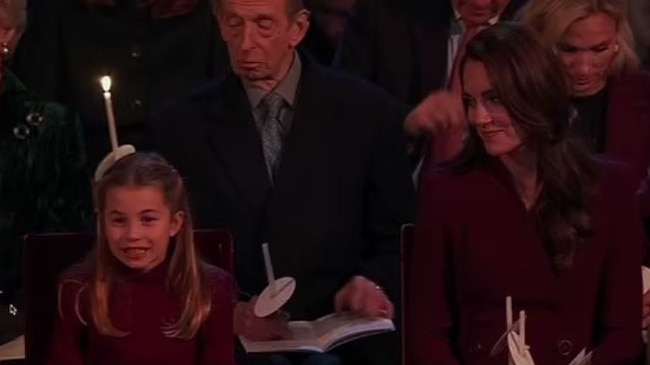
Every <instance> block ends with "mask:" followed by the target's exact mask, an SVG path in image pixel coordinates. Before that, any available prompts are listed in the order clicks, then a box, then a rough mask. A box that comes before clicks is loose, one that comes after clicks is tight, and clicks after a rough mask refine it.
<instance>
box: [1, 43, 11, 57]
mask: <svg viewBox="0 0 650 365" xmlns="http://www.w3.org/2000/svg"><path fill="white" fill-rule="evenodd" d="M0 55H1V56H3V57H6V56H8V55H9V44H7V42H4V43H2V45H1V46H0Z"/></svg>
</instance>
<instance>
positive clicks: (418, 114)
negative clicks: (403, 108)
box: [404, 91, 467, 137]
mask: <svg viewBox="0 0 650 365" xmlns="http://www.w3.org/2000/svg"><path fill="white" fill-rule="evenodd" d="M466 127H467V122H466V118H465V111H464V109H463V103H462V99H461V96H460V94H458V93H450V92H447V91H436V92H434V93H432V94H429V96H427V97H426V98H425V99H424V100H422V102H420V104H419V105H418V106H417V107H415V109H413V110H412V111H411V112H410V113H409V114H408V115H407V116H406V120H405V121H404V130H405V132H406V134H407V135H409V136H411V137H419V136H422V135H435V134H437V133H440V132H446V131H450V130H454V129H463V130H464V129H465V128H466Z"/></svg>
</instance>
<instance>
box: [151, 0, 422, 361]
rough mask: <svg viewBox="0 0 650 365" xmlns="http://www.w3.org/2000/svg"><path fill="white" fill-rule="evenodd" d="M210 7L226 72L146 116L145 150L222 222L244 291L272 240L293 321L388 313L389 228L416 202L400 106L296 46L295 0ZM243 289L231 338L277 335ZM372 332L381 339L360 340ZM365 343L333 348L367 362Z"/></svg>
mask: <svg viewBox="0 0 650 365" xmlns="http://www.w3.org/2000/svg"><path fill="white" fill-rule="evenodd" d="M214 11H215V16H216V17H217V19H218V22H219V26H220V30H221V34H222V37H223V39H224V40H225V42H226V43H227V46H228V52H229V55H230V62H231V65H232V71H233V72H232V73H231V74H229V75H226V77H225V78H224V79H223V80H221V81H218V82H215V83H213V84H210V85H207V86H206V87H205V88H203V89H200V90H198V91H196V92H194V93H193V94H191V95H189V96H187V97H185V98H182V99H181V100H179V101H178V102H176V103H174V104H172V105H170V106H169V107H167V108H166V109H165V110H162V111H161V112H160V113H159V114H158V117H157V118H154V121H153V123H151V136H152V138H153V139H152V141H153V143H154V145H153V147H154V148H156V149H158V150H159V151H160V152H161V153H162V154H163V155H164V156H165V157H167V158H168V159H169V160H170V161H171V162H172V163H173V164H174V165H176V166H177V167H178V168H179V170H180V171H181V173H182V174H183V175H184V176H185V177H186V178H187V182H188V184H189V189H190V191H191V194H192V198H193V212H194V213H195V215H196V218H197V221H198V225H199V226H200V227H229V228H230V229H231V230H232V232H233V235H234V242H235V265H236V277H237V280H238V283H239V287H240V289H241V290H242V291H243V292H247V293H250V294H257V293H259V292H260V291H261V290H262V289H263V288H264V287H265V285H266V280H265V279H266V278H265V275H264V265H263V260H262V250H261V244H262V243H263V242H268V243H269V246H270V249H271V253H272V256H273V263H274V268H275V270H276V274H277V275H278V276H284V275H289V276H293V277H294V278H295V279H296V281H297V289H296V292H295V294H294V296H293V297H292V299H291V300H290V302H289V303H288V305H287V306H286V308H285V309H286V311H287V312H289V313H290V315H291V319H306V320H312V319H315V318H317V317H320V316H322V315H325V314H327V313H331V312H333V311H336V310H350V311H353V312H356V313H358V314H360V315H363V316H368V317H389V318H392V317H393V315H394V313H396V312H397V310H395V308H396V306H397V307H398V304H399V273H398V266H399V264H398V252H399V247H398V234H399V229H400V226H401V225H402V224H404V223H406V222H408V221H410V220H411V218H412V214H413V210H414V194H413V187H412V184H411V182H410V180H409V167H408V158H407V155H406V150H405V141H404V137H403V133H402V126H401V122H402V120H403V118H404V115H405V109H404V107H403V106H402V105H400V104H399V103H397V102H396V101H393V100H392V99H391V98H390V97H389V96H388V95H387V94H386V93H384V92H383V91H381V90H379V89H376V88H374V87H372V86H370V85H368V84H366V83H364V82H363V81H361V80H358V79H356V78H352V77H349V76H347V75H345V74H342V73H337V72H335V71H332V70H329V69H326V68H323V67H321V66H319V65H318V64H316V63H315V62H314V61H312V60H311V59H310V58H309V57H307V56H306V55H305V54H303V53H301V52H298V51H297V49H296V48H297V46H298V44H299V43H300V42H301V40H302V39H303V37H304V35H305V32H306V31H307V28H308V26H309V20H308V15H309V14H308V12H307V11H306V10H304V8H303V5H302V2H301V1H300V0H218V1H215V3H214ZM241 299H242V301H241V302H240V303H239V304H238V305H237V306H236V313H235V317H236V319H235V331H236V332H237V334H238V335H243V336H245V337H247V338H250V339H258V340H264V339H276V338H281V337H283V336H285V335H286V331H287V327H286V321H287V316H286V315H284V314H282V313H276V314H275V315H272V316H270V317H267V318H258V317H256V316H255V315H253V313H252V305H253V301H247V300H245V299H244V298H243V297H242V298H241ZM392 335H393V336H392V340H393V341H392V342H389V343H388V345H383V346H381V347H379V349H377V348H374V349H370V350H371V351H368V353H370V354H374V355H375V356H377V357H378V358H379V359H380V361H381V360H383V362H377V363H378V364H379V363H381V364H388V363H390V364H394V363H397V362H398V359H395V358H393V359H391V358H389V357H388V355H387V353H388V352H394V353H395V354H394V355H396V354H397V353H398V351H395V350H397V349H398V348H399V341H398V340H397V336H394V334H392ZM382 337H384V340H386V341H388V340H389V339H391V336H384V335H382V336H377V337H375V338H371V339H368V341H380V340H381V339H382ZM363 343H364V341H363V340H361V341H357V342H353V343H351V344H350V345H349V346H348V345H346V346H342V347H340V348H339V349H337V354H338V355H340V356H339V359H340V360H341V361H343V363H344V364H371V363H372V361H371V360H369V359H368V358H364V357H360V356H361V355H362V354H363V353H364V350H365V348H364V346H362V345H363ZM249 360H250V359H248V358H246V359H242V360H241V362H242V363H248V361H249ZM387 360H388V361H389V362H385V361H387Z"/></svg>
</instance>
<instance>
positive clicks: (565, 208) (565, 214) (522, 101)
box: [452, 23, 599, 269]
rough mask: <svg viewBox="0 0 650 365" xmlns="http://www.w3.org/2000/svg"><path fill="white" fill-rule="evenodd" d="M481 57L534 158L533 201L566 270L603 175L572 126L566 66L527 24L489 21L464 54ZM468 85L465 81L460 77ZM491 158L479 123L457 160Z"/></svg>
mask: <svg viewBox="0 0 650 365" xmlns="http://www.w3.org/2000/svg"><path fill="white" fill-rule="evenodd" d="M467 60H473V61H479V62H481V63H482V64H483V65H484V66H485V68H486V70H487V73H488V76H489V78H490V82H491V84H492V88H493V90H494V91H495V92H496V94H497V96H498V97H499V99H500V100H501V101H502V103H503V104H504V106H505V107H506V109H507V110H508V112H509V114H510V116H511V117H512V119H513V123H515V124H516V129H517V130H518V131H521V135H522V137H523V143H524V145H525V148H527V149H528V150H530V151H532V152H533V153H534V154H535V156H536V158H537V164H538V166H537V170H538V180H539V181H538V183H539V184H540V185H539V186H541V191H540V194H539V196H538V198H537V201H536V203H535V204H534V206H533V208H532V212H531V213H532V214H533V217H534V221H535V225H536V228H537V231H538V233H539V235H540V237H541V240H542V243H543V244H544V245H545V247H546V249H547V252H548V253H549V256H550V257H551V259H552V262H553V264H554V266H555V267H556V268H557V269H566V268H569V267H571V265H572V263H573V257H574V253H575V251H576V248H577V247H578V246H579V245H580V244H581V243H583V242H584V241H585V240H586V239H587V238H588V237H589V236H590V235H591V233H592V230H593V227H592V221H591V217H590V215H589V212H588V210H589V205H590V202H591V201H592V200H593V198H594V196H595V195H596V191H597V185H598V180H599V168H598V163H597V161H596V160H595V159H594V158H593V157H592V156H591V155H590V154H589V153H588V152H587V150H586V149H585V148H584V147H583V146H582V145H581V143H580V142H579V141H578V140H575V139H574V138H572V137H571V136H570V135H569V133H568V128H569V123H570V120H571V118H572V110H573V109H572V106H571V104H570V99H569V94H568V87H567V84H566V81H565V78H564V77H563V73H562V66H561V65H560V63H559V61H558V60H557V59H556V57H555V56H554V55H553V54H552V52H550V51H549V50H548V49H547V48H545V47H544V46H543V44H542V43H541V42H540V41H539V40H538V39H537V36H536V34H535V33H534V32H533V31H532V30H531V29H530V28H528V27H526V26H524V25H521V24H515V23H503V24H499V25H495V26H492V27H490V28H488V29H486V30H484V31H482V32H480V33H479V34H477V35H476V37H475V38H474V39H473V40H472V41H470V42H469V43H468V45H467V51H466V54H465V59H464V60H463V63H462V67H464V66H465V63H466V61H467ZM463 84H464V80H463ZM487 158H488V155H487V152H486V150H485V148H484V145H483V142H482V141H481V138H480V137H479V135H478V134H477V132H476V130H475V129H473V128H472V129H471V130H470V133H469V138H468V143H467V144H466V146H465V148H464V150H463V151H462V152H461V154H460V156H459V158H458V159H457V160H456V161H455V162H454V163H453V165H452V166H455V167H456V168H462V169H464V168H468V167H471V166H475V165H476V164H477V163H481V162H483V161H486V160H487Z"/></svg>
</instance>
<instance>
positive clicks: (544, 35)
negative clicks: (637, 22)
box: [518, 0, 639, 76]
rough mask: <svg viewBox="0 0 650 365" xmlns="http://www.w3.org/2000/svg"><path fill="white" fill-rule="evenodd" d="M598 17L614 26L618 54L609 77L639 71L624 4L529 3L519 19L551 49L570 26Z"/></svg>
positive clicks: (612, 0) (615, 0)
mask: <svg viewBox="0 0 650 365" xmlns="http://www.w3.org/2000/svg"><path fill="white" fill-rule="evenodd" d="M633 1H639V0H633ZM599 13H602V14H606V15H608V16H610V17H612V19H614V20H615V21H616V25H617V27H616V29H617V34H616V44H618V49H619V51H618V53H617V54H616V56H615V57H614V60H613V61H612V64H611V66H610V68H609V75H610V76H618V75H621V74H623V73H627V72H634V71H636V70H638V68H639V57H638V56H637V54H636V51H635V46H634V36H633V34H632V29H631V28H630V23H629V21H628V18H627V4H626V0H531V1H530V2H529V3H528V4H527V5H526V7H525V8H524V9H523V10H522V12H521V13H520V14H519V16H518V17H519V18H521V20H523V21H524V22H525V23H527V24H529V25H530V26H531V27H533V28H534V29H535V30H536V31H537V33H538V34H539V37H540V39H541V41H542V42H543V43H544V44H545V45H546V46H547V47H549V48H551V49H553V47H556V46H557V45H558V44H559V43H560V42H561V41H562V38H563V37H564V35H565V34H566V32H567V31H568V30H569V27H571V25H573V23H575V22H576V21H578V20H581V19H584V18H586V17H588V16H591V15H594V14H599Z"/></svg>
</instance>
